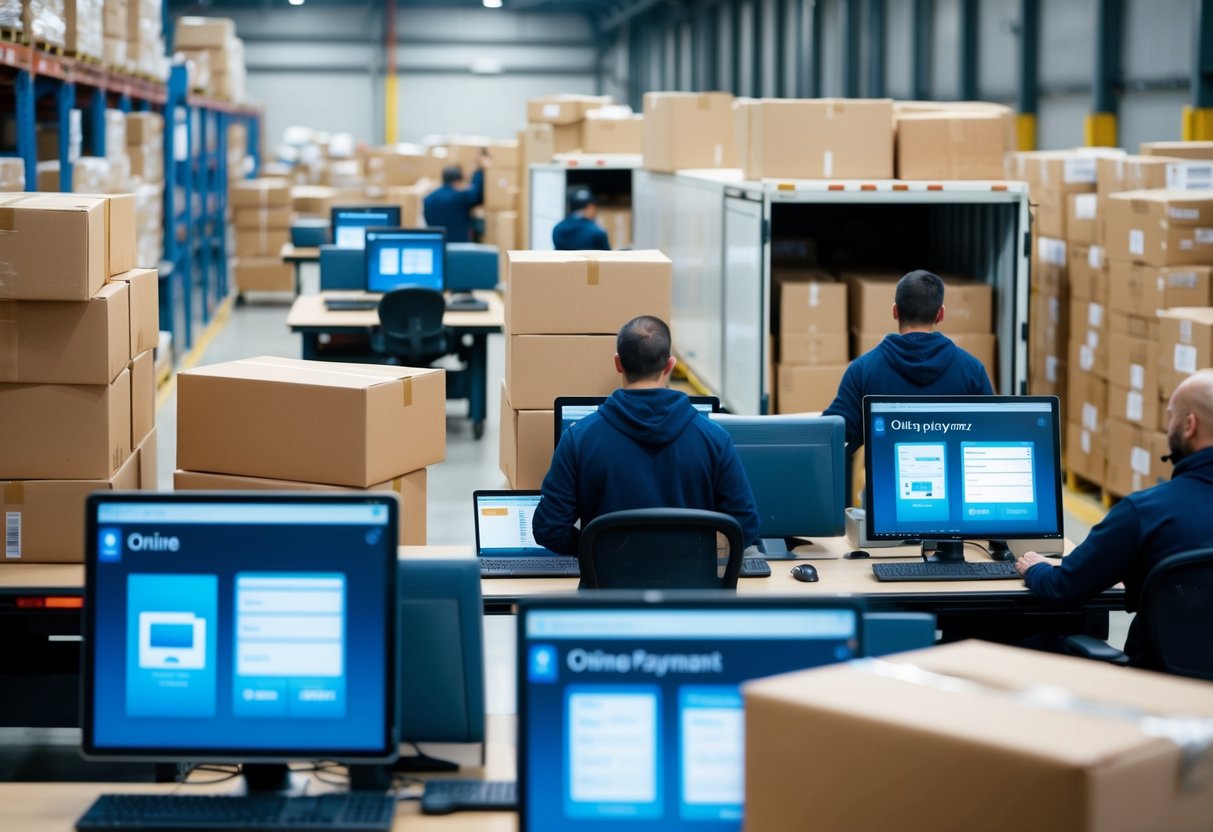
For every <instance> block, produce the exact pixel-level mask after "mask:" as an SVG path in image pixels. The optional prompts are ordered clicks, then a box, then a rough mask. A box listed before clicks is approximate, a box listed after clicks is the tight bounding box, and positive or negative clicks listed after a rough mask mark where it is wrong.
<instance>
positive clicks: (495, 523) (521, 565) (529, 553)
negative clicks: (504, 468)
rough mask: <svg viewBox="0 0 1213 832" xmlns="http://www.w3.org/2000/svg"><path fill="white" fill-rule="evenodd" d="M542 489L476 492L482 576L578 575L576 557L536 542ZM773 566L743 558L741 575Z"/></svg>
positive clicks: (764, 572)
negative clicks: (535, 523) (533, 528)
mask: <svg viewBox="0 0 1213 832" xmlns="http://www.w3.org/2000/svg"><path fill="white" fill-rule="evenodd" d="M540 498H541V493H540V492H539V491H476V492H473V494H472V507H473V510H474V512H475V522H476V557H477V559H478V560H479V561H480V577H482V578H578V577H581V566H580V564H579V563H578V561H577V558H575V557H568V556H566V555H558V554H556V553H555V552H553V551H551V550H550V549H545V548H544V547H542V546H540V545H539V544H538V543H536V542H535V538H534V536H533V535H532V534H531V519H532V518H533V517H534V515H535V509H536V508H537V507H538V506H539V500H540ZM770 576H771V567H770V564H768V563H767V562H766V561H765V560H763V559H762V558H755V557H747V558H742V560H741V572H740V574H739V577H742V578H769V577H770Z"/></svg>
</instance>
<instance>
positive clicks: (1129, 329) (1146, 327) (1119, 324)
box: [1108, 312, 1159, 343]
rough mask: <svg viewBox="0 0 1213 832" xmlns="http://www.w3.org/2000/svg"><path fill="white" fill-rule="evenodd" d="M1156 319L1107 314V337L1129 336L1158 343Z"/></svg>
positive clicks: (1116, 313)
mask: <svg viewBox="0 0 1213 832" xmlns="http://www.w3.org/2000/svg"><path fill="white" fill-rule="evenodd" d="M1158 333H1159V324H1158V318H1156V317H1152V318H1145V317H1142V316H1140V315H1126V314H1125V313H1123V312H1109V313H1108V337H1109V338H1116V337H1117V336H1118V335H1130V336H1132V337H1134V338H1144V339H1146V340H1148V341H1153V342H1155V343H1158Z"/></svg>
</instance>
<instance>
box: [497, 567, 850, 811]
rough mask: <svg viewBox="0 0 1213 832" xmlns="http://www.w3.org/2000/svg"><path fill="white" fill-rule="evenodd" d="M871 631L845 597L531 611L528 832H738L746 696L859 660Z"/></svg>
mask: <svg viewBox="0 0 1213 832" xmlns="http://www.w3.org/2000/svg"><path fill="white" fill-rule="evenodd" d="M862 619H863V616H862V609H861V607H860V605H859V602H858V601H856V600H854V599H841V598H830V599H810V598H769V599H765V598H764V599H755V598H752V597H751V598H746V597H745V596H738V595H724V594H720V593H711V594H707V593H656V592H647V593H618V592H608V591H602V592H598V593H593V594H590V595H587V594H585V593H582V594H580V595H576V596H564V597H547V598H542V597H534V598H529V599H524V600H523V601H522V603H521V604H520V605H519V613H518V715H519V716H518V742H519V754H518V760H519V771H518V792H519V809H520V812H521V824H520V828H521V829H522V830H523V832H549V830H558V829H559V830H564V829H571V828H576V827H578V826H579V825H586V826H587V827H592V828H594V829H599V830H603V832H613V830H618V832H645V831H646V830H663V832H692V830H716V832H721V830H739V829H741V827H742V809H743V803H744V799H743V796H744V772H745V754H744V752H745V733H744V729H745V714H744V711H743V708H742V696H741V691H740V685H741V684H742V683H743V682H746V681H749V680H751V679H758V678H762V677H764V676H772V675H775V674H778V673H786V672H789V671H793V670H801V669H804V668H810V667H817V666H820V665H826V664H832V663H835V662H840V661H846V660H848V659H851V658H854V657H858V656H860V655H861V645H862V644H863V632H862V630H863V621H862ZM806 753H810V754H811V750H810V749H806ZM808 820H811V819H806V822H807V821H808Z"/></svg>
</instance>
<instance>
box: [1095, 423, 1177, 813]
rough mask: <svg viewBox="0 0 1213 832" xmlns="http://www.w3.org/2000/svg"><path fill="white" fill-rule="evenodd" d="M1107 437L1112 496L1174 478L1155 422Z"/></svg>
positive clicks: (1117, 429)
mask: <svg viewBox="0 0 1213 832" xmlns="http://www.w3.org/2000/svg"><path fill="white" fill-rule="evenodd" d="M1113 416H1115V414H1113ZM1107 436H1108V466H1107V469H1106V470H1107V473H1106V474H1105V476H1104V482H1103V486H1104V488H1105V489H1106V490H1107V491H1108V492H1109V493H1111V494H1114V495H1116V496H1118V497H1123V496H1125V495H1126V494H1132V493H1133V492H1134V491H1141V490H1143V489H1146V488H1151V487H1153V486H1155V485H1158V484H1159V483H1160V482H1166V481H1167V480H1169V479H1170V478H1171V465H1170V463H1167V462H1163V461H1162V457H1164V456H1167V455H1168V454H1170V453H1171V448H1170V446H1169V445H1168V444H1167V435H1166V434H1165V433H1162V432H1160V431H1156V430H1154V425H1153V423H1150V424H1148V425H1147V426H1145V427H1142V426H1140V425H1133V424H1128V423H1127V422H1124V421H1121V420H1120V419H1119V418H1112V419H1109V420H1108V424H1107ZM1152 828H1160V827H1157V826H1155V827H1152Z"/></svg>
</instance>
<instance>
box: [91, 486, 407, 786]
mask: <svg viewBox="0 0 1213 832" xmlns="http://www.w3.org/2000/svg"><path fill="white" fill-rule="evenodd" d="M85 510H86V517H87V532H86V534H87V538H86V542H87V550H88V551H87V557H88V559H87V563H86V567H85V597H86V598H87V599H88V603H87V604H86V605H85V615H84V645H85V647H84V662H83V678H82V694H83V737H82V746H83V753H84V755H85V756H86V757H88V758H99V759H114V758H132V759H144V760H164V761H183V760H188V761H190V762H208V761H211V762H229V763H243V764H244V765H245V780H246V782H247V784H248V785H249V787H250V789H271V790H278V789H283V788H285V787H286V785H287V783H288V782H289V780H288V775H287V772H286V766H285V765H282V763H284V762H285V761H288V760H320V759H323V760H338V761H344V762H348V763H351V764H353V763H381V762H390V761H391V760H393V759H395V757H396V754H397V722H398V721H397V719H396V705H397V695H396V675H395V666H396V606H397V603H398V602H397V597H396V540H397V536H396V535H397V532H396V528H397V522H398V521H397V517H398V514H399V509H398V502H397V498H396V496H395V495H394V494H380V493H376V494H375V495H374V496H368V495H361V494H355V495H339V494H286V493H281V494H278V493H273V492H264V493H260V494H253V493H250V492H238V493H237V492H233V493H226V492H181V493H154V492H138V493H135V492H132V493H120V492H115V493H106V494H101V493H94V494H92V495H91V496H90V497H89V498H88V501H87V503H86V509H85ZM258 764H262V765H258ZM275 764H277V765H275Z"/></svg>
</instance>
